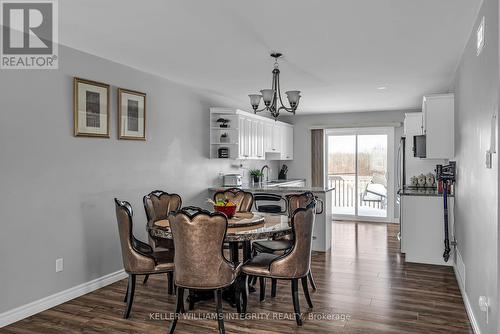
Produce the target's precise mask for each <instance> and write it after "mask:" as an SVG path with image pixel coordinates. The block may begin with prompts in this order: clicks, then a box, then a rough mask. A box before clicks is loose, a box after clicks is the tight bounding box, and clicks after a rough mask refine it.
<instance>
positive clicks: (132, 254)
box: [115, 198, 155, 273]
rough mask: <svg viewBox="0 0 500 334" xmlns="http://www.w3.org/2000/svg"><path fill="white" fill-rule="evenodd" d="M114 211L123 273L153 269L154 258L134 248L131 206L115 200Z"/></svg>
mask: <svg viewBox="0 0 500 334" xmlns="http://www.w3.org/2000/svg"><path fill="white" fill-rule="evenodd" d="M115 211H116V220H117V223H118V233H119V235H120V245H121V249H122V260H123V267H124V269H125V271H126V272H128V273H140V272H145V271H150V270H151V269H152V268H154V267H155V260H154V258H153V257H152V256H151V255H148V254H146V253H143V252H141V251H139V250H138V249H137V247H135V238H134V235H133V223H132V215H133V213H132V206H131V205H130V203H128V202H126V201H120V200H118V199H116V198H115Z"/></svg>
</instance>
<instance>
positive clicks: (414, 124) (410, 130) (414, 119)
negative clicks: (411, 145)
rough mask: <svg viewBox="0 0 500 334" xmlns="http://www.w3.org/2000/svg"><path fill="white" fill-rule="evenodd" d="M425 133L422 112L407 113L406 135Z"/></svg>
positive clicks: (405, 122)
mask: <svg viewBox="0 0 500 334" xmlns="http://www.w3.org/2000/svg"><path fill="white" fill-rule="evenodd" d="M423 134H424V123H423V117H422V113H421V112H412V113H406V114H405V120H404V135H405V136H407V137H410V136H420V135H423Z"/></svg>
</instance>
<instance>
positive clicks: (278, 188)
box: [208, 179, 335, 193]
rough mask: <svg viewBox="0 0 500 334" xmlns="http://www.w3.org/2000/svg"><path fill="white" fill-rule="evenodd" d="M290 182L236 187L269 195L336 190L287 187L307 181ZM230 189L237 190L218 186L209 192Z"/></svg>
mask: <svg viewBox="0 0 500 334" xmlns="http://www.w3.org/2000/svg"><path fill="white" fill-rule="evenodd" d="M287 181H289V182H284V183H281V184H280V185H276V184H273V185H272V186H269V185H267V184H266V183H259V184H244V185H242V186H241V187H236V188H240V189H242V190H245V191H250V192H267V193H291V192H306V191H311V192H313V193H322V192H328V191H332V190H334V189H335V188H334V187H305V186H303V187H301V186H298V187H295V186H286V185H285V184H286V183H293V182H297V181H305V180H304V179H291V180H287ZM230 188H235V187H224V186H216V187H210V188H208V190H211V191H218V190H225V189H230Z"/></svg>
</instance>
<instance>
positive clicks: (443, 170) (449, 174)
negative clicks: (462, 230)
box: [436, 161, 457, 262]
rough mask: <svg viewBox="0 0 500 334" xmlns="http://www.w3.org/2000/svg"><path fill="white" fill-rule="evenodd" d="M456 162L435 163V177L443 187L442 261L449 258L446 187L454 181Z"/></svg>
mask: <svg viewBox="0 0 500 334" xmlns="http://www.w3.org/2000/svg"><path fill="white" fill-rule="evenodd" d="M456 171H457V169H456V162H455V161H450V163H449V164H448V165H444V166H443V165H436V179H437V180H438V182H439V181H440V182H441V183H442V188H443V208H444V253H443V259H444V262H448V260H449V259H450V252H451V248H450V237H449V227H448V190H449V189H448V188H451V185H452V184H453V183H454V182H455V176H456Z"/></svg>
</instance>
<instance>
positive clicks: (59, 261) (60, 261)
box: [56, 258, 64, 273]
mask: <svg viewBox="0 0 500 334" xmlns="http://www.w3.org/2000/svg"><path fill="white" fill-rule="evenodd" d="M63 266H64V263H63V259H62V258H61V259H57V260H56V273H58V272H61V271H63V269H64V268H63Z"/></svg>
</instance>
